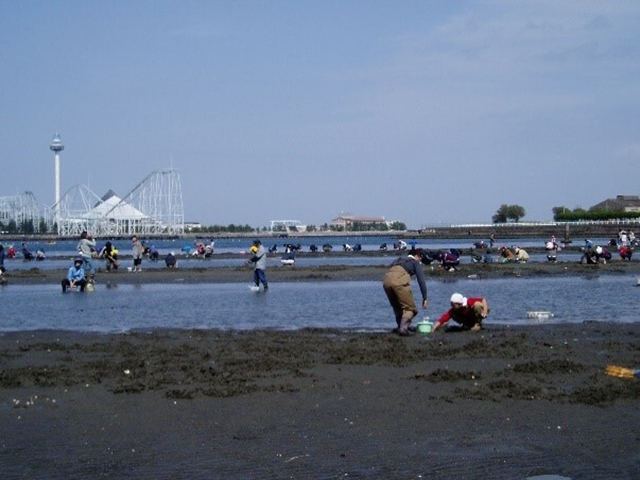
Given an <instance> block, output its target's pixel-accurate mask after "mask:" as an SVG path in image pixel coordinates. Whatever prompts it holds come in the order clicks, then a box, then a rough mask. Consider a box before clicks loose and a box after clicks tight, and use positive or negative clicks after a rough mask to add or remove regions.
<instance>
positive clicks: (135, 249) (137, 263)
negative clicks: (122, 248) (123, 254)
mask: <svg viewBox="0 0 640 480" xmlns="http://www.w3.org/2000/svg"><path fill="white" fill-rule="evenodd" d="M131 248H132V253H133V271H134V272H141V271H142V254H143V253H144V247H143V246H142V243H141V242H140V240H138V237H136V236H135V235H134V236H133V237H131Z"/></svg>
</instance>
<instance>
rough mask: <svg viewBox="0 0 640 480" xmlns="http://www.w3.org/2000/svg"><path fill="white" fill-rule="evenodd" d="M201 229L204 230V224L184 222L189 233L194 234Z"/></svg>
mask: <svg viewBox="0 0 640 480" xmlns="http://www.w3.org/2000/svg"><path fill="white" fill-rule="evenodd" d="M200 228H202V224H201V223H200V222H184V229H185V231H187V232H192V231H194V230H196V229H200Z"/></svg>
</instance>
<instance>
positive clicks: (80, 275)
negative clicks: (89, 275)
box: [67, 265, 84, 282]
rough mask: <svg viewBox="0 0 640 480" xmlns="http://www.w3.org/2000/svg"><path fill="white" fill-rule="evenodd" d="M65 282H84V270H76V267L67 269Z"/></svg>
mask: <svg viewBox="0 0 640 480" xmlns="http://www.w3.org/2000/svg"><path fill="white" fill-rule="evenodd" d="M67 280H69V281H70V282H73V281H76V282H78V281H80V280H84V268H82V267H80V268H76V266H75V265H74V266H72V267H69V273H68V274H67Z"/></svg>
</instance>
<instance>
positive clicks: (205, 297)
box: [0, 276, 640, 332]
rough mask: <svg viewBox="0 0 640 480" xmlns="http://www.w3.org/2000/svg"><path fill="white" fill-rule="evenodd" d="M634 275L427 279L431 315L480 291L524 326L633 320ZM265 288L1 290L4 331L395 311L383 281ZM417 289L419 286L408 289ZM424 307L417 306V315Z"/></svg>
mask: <svg viewBox="0 0 640 480" xmlns="http://www.w3.org/2000/svg"><path fill="white" fill-rule="evenodd" d="M635 285H636V279H635V277H630V276H616V277H612V276H603V277H593V278H590V279H585V278H577V277H571V278H522V279H519V278H513V279H492V280H481V281H478V280H469V279H463V280H458V281H453V282H446V283H444V282H428V288H429V301H430V307H429V309H428V310H427V312H425V314H427V315H430V316H431V317H432V319H436V318H437V317H438V316H439V315H440V314H442V313H443V312H444V311H445V310H446V309H447V308H448V300H449V298H450V296H451V294H452V293H454V292H461V293H463V294H465V295H466V296H484V297H486V298H487V299H488V300H489V303H490V306H491V315H490V317H489V320H488V321H489V322H490V323H500V324H527V323H531V321H530V320H527V315H526V313H527V311H529V310H549V311H551V312H553V313H554V314H555V318H554V319H553V320H552V321H553V322H582V321H585V320H595V321H616V322H636V321H638V320H639V319H640V316H639V315H638V313H637V302H634V301H632V300H631V299H632V298H636V297H637V295H638V290H637V287H636V286H635ZM270 286H271V288H270V291H269V292H268V293H267V294H264V293H262V292H260V293H253V292H251V291H250V290H249V288H248V285H244V284H195V285H184V284H174V285H158V284H149V285H119V286H118V285H113V284H111V285H105V284H101V285H98V286H97V287H96V291H95V292H93V293H67V294H66V295H63V294H61V293H60V290H59V287H56V286H53V285H47V286H25V285H15V286H14V285H9V286H5V287H3V288H0V302H1V303H2V306H3V313H2V318H1V319H0V331H14V330H33V329H67V330H79V331H104V332H113V331H127V330H131V329H154V328H220V329H297V328H304V327H319V328H346V329H359V330H387V329H390V328H391V327H392V326H393V323H394V320H393V314H392V311H391V308H390V307H389V305H388V304H387V300H386V297H385V295H384V293H383V290H382V286H381V284H380V283H379V282H318V283H312V282H309V283H305V282H299V283H271V284H270ZM414 291H416V292H417V291H418V290H417V288H416V287H414ZM422 315H423V312H421V313H420V318H421V317H422Z"/></svg>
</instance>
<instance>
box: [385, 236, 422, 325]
mask: <svg viewBox="0 0 640 480" xmlns="http://www.w3.org/2000/svg"><path fill="white" fill-rule="evenodd" d="M421 261H422V250H421V249H412V250H410V251H409V255H408V256H406V257H400V258H398V259H396V260H395V261H394V262H393V263H392V264H391V268H390V269H389V271H388V272H387V273H386V274H385V276H384V280H383V282H382V286H383V288H384V292H385V293H386V294H387V298H388V299H389V303H390V304H391V307H392V308H393V313H394V314H395V317H396V324H397V325H398V327H397V328H395V329H394V332H395V333H397V334H398V335H402V336H407V335H411V334H412V333H413V332H412V331H410V330H409V326H410V325H411V320H412V319H413V317H415V316H416V315H417V314H418V308H417V307H416V304H415V301H414V300H413V292H412V291H411V277H414V276H415V277H416V279H417V280H418V286H419V287H420V293H421V294H422V308H425V309H426V308H427V306H428V304H429V302H427V286H426V284H425V281H424V272H423V270H422V263H421Z"/></svg>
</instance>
